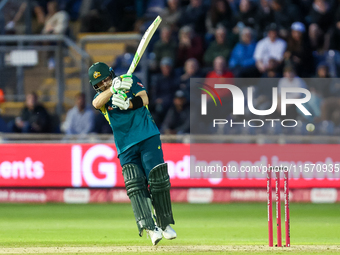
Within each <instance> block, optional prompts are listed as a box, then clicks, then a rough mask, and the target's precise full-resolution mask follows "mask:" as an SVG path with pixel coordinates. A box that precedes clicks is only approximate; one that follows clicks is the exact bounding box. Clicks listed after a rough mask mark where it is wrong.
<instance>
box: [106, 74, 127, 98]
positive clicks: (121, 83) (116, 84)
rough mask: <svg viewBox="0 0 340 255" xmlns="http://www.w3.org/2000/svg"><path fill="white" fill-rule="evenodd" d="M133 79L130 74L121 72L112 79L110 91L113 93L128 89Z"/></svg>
mask: <svg viewBox="0 0 340 255" xmlns="http://www.w3.org/2000/svg"><path fill="white" fill-rule="evenodd" d="M132 83H133V80H132V75H131V74H123V75H121V76H118V77H116V78H114V79H113V81H112V85H111V87H110V91H111V93H112V94H115V93H116V92H117V91H119V90H122V91H126V90H129V89H130V88H131V86H132Z"/></svg>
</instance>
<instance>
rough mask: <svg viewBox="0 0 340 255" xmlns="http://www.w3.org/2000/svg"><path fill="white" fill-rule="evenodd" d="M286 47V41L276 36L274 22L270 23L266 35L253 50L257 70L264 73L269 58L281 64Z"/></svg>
mask: <svg viewBox="0 0 340 255" xmlns="http://www.w3.org/2000/svg"><path fill="white" fill-rule="evenodd" d="M286 47H287V44H286V42H285V41H284V40H282V39H280V38H278V37H277V26H276V24H274V23H272V24H270V26H269V28H268V35H267V37H265V38H264V39H262V40H260V41H259V42H258V43H257V45H256V48H255V52H254V58H255V61H256V67H257V69H258V70H259V72H261V73H264V72H265V71H266V70H267V68H268V63H269V60H270V59H274V60H276V61H277V62H278V64H281V63H282V60H283V54H284V51H285V49H286Z"/></svg>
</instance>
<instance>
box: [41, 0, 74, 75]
mask: <svg viewBox="0 0 340 255" xmlns="http://www.w3.org/2000/svg"><path fill="white" fill-rule="evenodd" d="M68 22H69V15H68V13H67V12H66V11H59V10H58V2H57V1H51V2H48V3H47V15H46V20H45V25H44V28H43V30H42V33H43V34H65V33H66V32H67V29H68ZM54 68H55V60H54V52H53V51H52V52H51V51H50V52H48V69H49V70H54Z"/></svg>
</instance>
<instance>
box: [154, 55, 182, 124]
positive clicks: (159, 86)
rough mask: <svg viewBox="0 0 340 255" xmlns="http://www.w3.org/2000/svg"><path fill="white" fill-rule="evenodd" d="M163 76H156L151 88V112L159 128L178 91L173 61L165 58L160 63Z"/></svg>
mask: <svg viewBox="0 0 340 255" xmlns="http://www.w3.org/2000/svg"><path fill="white" fill-rule="evenodd" d="M160 68H161V72H162V73H161V74H158V75H155V76H154V77H153V78H152V81H151V88H150V99H151V100H150V111H151V112H152V113H153V117H154V120H155V122H156V124H157V125H158V126H160V124H161V123H162V121H163V119H164V115H165V114H166V112H167V111H168V110H169V108H170V106H171V103H172V99H173V96H174V94H175V91H176V90H177V89H178V78H177V77H176V75H175V74H174V71H173V60H172V59H171V58H169V57H164V58H163V59H162V61H161V63H160Z"/></svg>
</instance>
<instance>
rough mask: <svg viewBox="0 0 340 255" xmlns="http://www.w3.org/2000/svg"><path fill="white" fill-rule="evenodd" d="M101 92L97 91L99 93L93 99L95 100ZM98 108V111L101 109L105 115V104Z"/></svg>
mask: <svg viewBox="0 0 340 255" xmlns="http://www.w3.org/2000/svg"><path fill="white" fill-rule="evenodd" d="M99 94H100V92H97V93H96V94H95V95H94V97H93V99H92V100H94V99H95V98H96V97H97V96H98V95H99ZM96 110H97V111H100V112H101V113H102V114H103V115H104V116H105V112H106V107H105V104H104V105H103V106H102V107H101V108H99V109H96Z"/></svg>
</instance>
